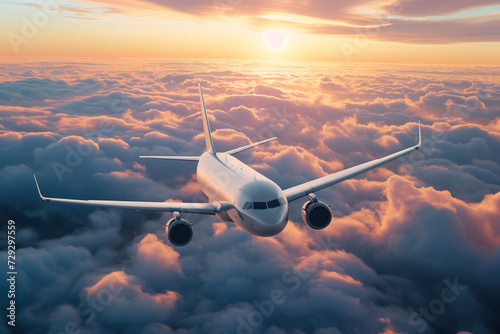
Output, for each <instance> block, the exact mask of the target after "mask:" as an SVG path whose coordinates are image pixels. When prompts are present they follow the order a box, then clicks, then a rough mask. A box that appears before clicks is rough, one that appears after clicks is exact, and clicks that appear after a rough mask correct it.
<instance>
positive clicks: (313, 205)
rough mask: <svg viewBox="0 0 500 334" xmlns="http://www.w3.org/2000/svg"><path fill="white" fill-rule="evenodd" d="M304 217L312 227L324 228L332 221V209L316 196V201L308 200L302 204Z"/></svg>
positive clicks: (316, 228)
mask: <svg viewBox="0 0 500 334" xmlns="http://www.w3.org/2000/svg"><path fill="white" fill-rule="evenodd" d="M302 219H303V220H304V222H305V223H306V224H307V225H308V226H309V227H310V228H312V229H315V230H322V229H324V228H325V227H327V226H328V225H330V222H331V221H332V211H331V210H330V208H329V207H328V205H326V204H325V203H323V202H319V201H318V200H317V199H316V197H314V201H307V202H305V203H304V205H303V206H302Z"/></svg>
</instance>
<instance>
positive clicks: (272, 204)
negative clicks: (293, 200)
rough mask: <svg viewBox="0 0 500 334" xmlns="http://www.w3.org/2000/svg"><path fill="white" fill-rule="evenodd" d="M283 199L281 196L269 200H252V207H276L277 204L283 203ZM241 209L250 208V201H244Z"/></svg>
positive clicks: (261, 208) (260, 208)
mask: <svg viewBox="0 0 500 334" xmlns="http://www.w3.org/2000/svg"><path fill="white" fill-rule="evenodd" d="M285 203H286V202H285V199H284V198H283V197H280V198H276V199H273V200H271V201H269V202H253V209H254V210H265V209H267V208H269V209H273V208H277V207H278V206H281V205H285ZM243 209H245V210H250V209H252V202H245V204H244V205H243Z"/></svg>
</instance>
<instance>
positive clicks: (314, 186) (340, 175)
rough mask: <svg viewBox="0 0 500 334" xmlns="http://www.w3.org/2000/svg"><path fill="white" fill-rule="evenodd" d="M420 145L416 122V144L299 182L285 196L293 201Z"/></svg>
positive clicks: (287, 190) (419, 132)
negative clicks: (338, 170)
mask: <svg viewBox="0 0 500 334" xmlns="http://www.w3.org/2000/svg"><path fill="white" fill-rule="evenodd" d="M421 146H422V135H421V131H420V122H419V123H418V144H417V145H415V146H412V147H409V148H407V149H404V150H401V151H399V152H396V153H393V154H391V155H388V156H386V157H383V158H380V159H375V160H372V161H368V162H365V163H363V164H361V165H357V166H354V167H351V168H348V169H344V170H343V171H340V172H336V173H333V174H330V175H326V176H323V177H320V178H318V179H316V180H312V181H309V182H305V183H302V184H299V185H297V186H295V187H291V188H288V189H286V190H284V191H283V192H284V193H285V196H286V198H287V200H288V202H291V201H294V200H296V199H298V198H301V197H304V196H307V194H310V193H313V192H315V191H318V190H321V189H324V188H326V187H329V186H331V185H334V184H336V183H339V182H342V181H344V180H347V179H350V178H352V177H354V176H356V175H359V174H361V173H364V172H366V171H369V170H370V169H373V168H375V167H378V166H380V165H383V164H385V163H387V162H389V161H392V160H395V159H397V158H399V157H401V156H403V155H405V154H408V153H410V152H413V151H414V150H418V149H419V148H420V147H421Z"/></svg>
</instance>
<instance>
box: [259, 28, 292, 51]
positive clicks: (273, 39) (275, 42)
mask: <svg viewBox="0 0 500 334" xmlns="http://www.w3.org/2000/svg"><path fill="white" fill-rule="evenodd" d="M262 37H263V38H264V42H266V46H267V48H268V49H269V50H271V51H279V50H282V49H283V48H284V47H285V46H286V43H287V35H286V34H285V33H284V32H283V31H281V30H266V31H264V33H263V34H262Z"/></svg>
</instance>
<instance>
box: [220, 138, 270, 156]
mask: <svg viewBox="0 0 500 334" xmlns="http://www.w3.org/2000/svg"><path fill="white" fill-rule="evenodd" d="M275 139H277V137H273V138H269V139H266V140H263V141H260V142H258V143H253V144H249V145H246V146H242V147H238V148H235V149H234V150H229V151H226V152H224V153H226V154H236V153H240V152H243V151H245V150H248V149H249V148H252V147H255V146H257V145H261V144H265V143H267V142H270V141H272V140H275Z"/></svg>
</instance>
